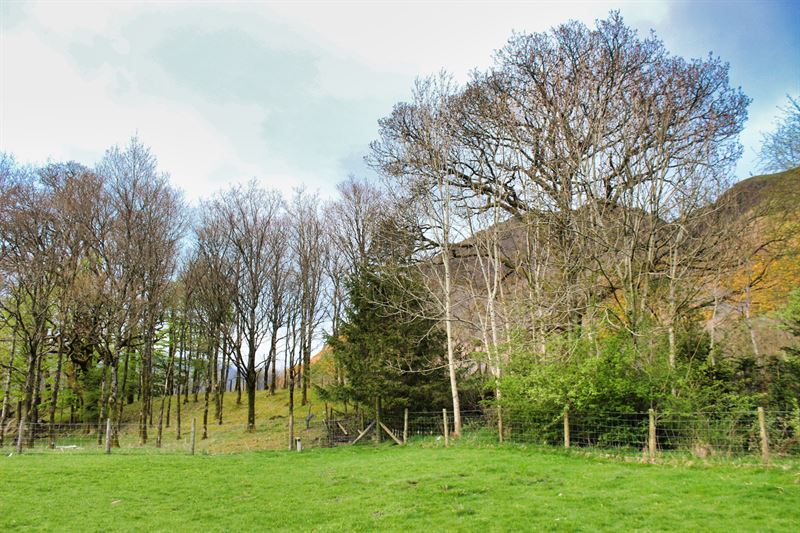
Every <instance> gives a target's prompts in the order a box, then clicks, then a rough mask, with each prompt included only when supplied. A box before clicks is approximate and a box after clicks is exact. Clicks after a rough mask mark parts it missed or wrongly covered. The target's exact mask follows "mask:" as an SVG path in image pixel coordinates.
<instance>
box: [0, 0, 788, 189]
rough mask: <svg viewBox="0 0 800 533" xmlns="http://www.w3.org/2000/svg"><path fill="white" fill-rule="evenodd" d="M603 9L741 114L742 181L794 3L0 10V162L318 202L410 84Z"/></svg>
mask: <svg viewBox="0 0 800 533" xmlns="http://www.w3.org/2000/svg"><path fill="white" fill-rule="evenodd" d="M611 9H618V10H619V11H620V12H621V13H622V16H623V17H624V19H625V21H626V23H627V24H629V25H630V26H632V27H634V28H636V29H637V30H638V31H639V32H640V35H642V36H644V35H646V34H647V33H648V32H649V31H651V30H654V31H655V32H656V35H657V36H658V37H659V38H661V39H662V40H663V41H664V43H665V45H666V47H667V49H668V50H669V51H670V52H672V53H674V54H677V55H681V56H684V57H687V58H694V57H705V56H707V55H708V54H709V53H713V54H714V55H717V56H719V57H721V58H722V59H723V60H724V61H727V62H729V63H730V79H731V83H732V85H734V86H741V87H742V90H743V91H744V92H745V94H747V95H748V96H749V97H750V98H752V103H751V105H750V108H749V120H748V122H747V124H746V126H745V130H744V131H743V133H742V136H741V141H742V144H743V145H744V156H743V158H742V160H741V161H740V163H739V165H738V167H737V169H736V173H737V176H738V177H739V178H743V177H747V176H749V175H752V174H756V173H758V168H757V165H756V161H755V158H756V152H757V150H758V148H759V146H760V141H761V135H762V133H763V132H766V131H769V130H770V129H772V127H773V124H774V120H775V117H776V116H777V115H778V113H779V110H778V107H779V106H781V105H784V104H785V103H786V102H787V95H792V96H798V95H800V31H798V28H799V27H800V2H792V1H789V2H772V1H766V0H764V1H759V2H753V1H747V2H745V1H736V0H728V1H725V2H716V1H702V0H697V1H672V2H670V1H663V2H662V1H648V0H642V1H637V2H601V1H595V2H567V1H563V2H511V3H503V2H465V1H462V2H423V1H417V2H380V1H372V2H298V1H296V2H243V3H230V2H226V3H224V4H223V3H214V2H207V1H206V2H97V1H96V2H91V3H89V2H84V3H70V2H16V1H13V0H0V151H1V152H6V153H10V154H12V155H13V156H14V157H15V158H16V160H17V161H18V162H20V163H23V164H40V163H44V162H46V161H47V160H53V161H65V160H75V161H78V162H81V163H83V164H85V165H88V166H93V165H94V164H96V163H97V162H98V161H99V160H100V159H101V158H102V156H103V153H104V151H105V150H106V149H107V148H109V147H110V146H112V145H115V144H122V145H124V144H125V143H126V142H127V141H128V140H129V139H130V137H131V136H132V135H138V136H139V138H140V139H141V140H142V142H144V143H145V144H146V145H149V146H150V147H151V149H152V151H153V153H154V154H155V155H156V156H157V157H158V160H159V167H160V169H161V170H163V171H167V172H169V174H170V176H171V178H172V181H173V183H175V184H176V185H177V186H178V187H180V188H181V189H183V190H184V192H185V194H186V196H187V198H188V199H189V200H190V201H193V202H196V201H197V200H198V199H200V198H204V197H208V196H210V195H211V194H213V193H214V192H216V191H218V190H221V189H224V188H226V187H228V186H229V185H230V184H233V183H239V182H245V181H248V180H249V179H253V178H255V179H256V180H258V181H259V182H260V183H261V184H263V185H264V186H265V187H269V188H276V189H279V190H282V191H284V192H290V191H291V190H292V188H294V187H299V186H305V187H306V188H307V189H310V190H312V191H313V190H316V191H319V192H320V194H321V195H322V196H323V197H325V196H328V195H330V194H332V192H333V190H334V188H335V184H336V183H338V182H339V181H341V180H343V179H345V178H346V177H347V175H348V174H355V175H368V174H369V173H370V172H371V171H370V170H369V169H368V168H367V167H366V165H365V164H364V161H363V158H364V156H365V155H366V154H367V153H368V150H369V143H370V142H371V141H372V140H374V139H375V138H376V136H377V122H378V120H379V119H380V118H381V117H384V116H386V115H388V114H389V113H390V112H391V110H392V106H393V105H394V104H395V103H397V102H400V101H404V100H408V99H409V98H410V96H411V89H412V86H413V83H414V79H415V78H417V77H420V76H426V75H429V74H433V73H436V72H438V71H439V70H441V69H446V70H447V71H449V72H450V73H452V74H453V75H454V76H455V78H456V79H457V80H461V81H466V80H467V78H468V76H469V72H470V70H472V69H475V68H478V69H485V68H486V67H488V66H489V65H490V64H491V60H492V56H493V53H494V51H495V50H497V49H498V48H501V47H502V46H503V45H504V44H505V42H506V41H507V40H508V38H509V37H510V35H511V33H512V31H517V32H537V31H545V30H547V29H548V28H550V27H552V26H554V25H557V24H559V23H562V22H566V21H567V20H569V19H577V20H581V21H583V22H585V23H587V24H588V25H590V26H591V25H593V24H594V20H596V19H598V18H605V17H606V16H607V15H608V12H609V10H611Z"/></svg>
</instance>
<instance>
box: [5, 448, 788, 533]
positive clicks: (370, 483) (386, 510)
mask: <svg viewBox="0 0 800 533" xmlns="http://www.w3.org/2000/svg"><path fill="white" fill-rule="evenodd" d="M798 483H800V471H798V469H797V468H796V467H795V468H794V469H793V470H784V469H776V468H771V469H762V468H734V467H713V468H703V467H693V468H686V467H681V468H674V467H667V466H650V465H641V464H626V463H620V462H614V461H604V460H597V459H592V458H587V457H581V456H575V455H569V454H565V453H555V452H541V451H536V450H531V449H527V450H526V449H521V448H513V447H503V448H494V449H492V448H477V447H456V448H450V449H447V450H445V449H441V448H438V449H436V448H420V447H414V446H411V447H406V448H398V447H391V448H390V447H387V446H382V447H344V448H338V449H319V450H311V451H307V452H304V453H302V454H297V453H292V452H260V453H245V454H237V455H219V456H194V457H191V456H185V455H169V456H164V455H135V456H124V455H111V456H102V455H27V456H24V455H23V456H12V457H2V458H0V487H2V492H0V530H5V531H8V530H9V529H13V528H39V529H48V530H90V531H100V530H134V529H135V530H207V531H220V530H299V531H309V530H317V531H350V530H361V531H384V530H394V531H399V530H407V531H418V530H424V529H431V530H434V531H442V530H454V531H458V530H470V531H486V530H490V531H491V530H506V531H509V530H533V529H565V530H648V531H654V530H687V529H688V530H700V529H709V530H735V531H741V530H760V531H770V530H774V531H779V530H782V531H792V530H794V528H795V527H796V526H797V524H798V523H800V509H798V505H797V503H798V502H799V501H800V484H798ZM54 486H57V487H58V488H57V489H55V488H54Z"/></svg>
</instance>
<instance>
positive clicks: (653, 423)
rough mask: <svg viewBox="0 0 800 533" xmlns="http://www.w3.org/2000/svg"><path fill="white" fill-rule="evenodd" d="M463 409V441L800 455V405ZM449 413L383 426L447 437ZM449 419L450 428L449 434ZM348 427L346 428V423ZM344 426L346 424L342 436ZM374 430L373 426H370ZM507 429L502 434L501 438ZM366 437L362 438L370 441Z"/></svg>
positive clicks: (389, 431) (337, 437)
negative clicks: (683, 409) (692, 409)
mask: <svg viewBox="0 0 800 533" xmlns="http://www.w3.org/2000/svg"><path fill="white" fill-rule="evenodd" d="M500 414H501V413H499V412H498V411H496V410H483V411H465V412H462V413H461V423H462V434H461V437H460V438H461V439H462V440H465V439H466V440H468V441H470V442H479V443H480V442H483V443H499V442H509V443H517V444H536V445H544V446H553V447H556V446H558V447H567V448H570V447H575V448H589V449H600V450H616V451H618V452H627V453H635V454H643V455H644V456H645V457H649V458H651V459H653V458H654V457H653V455H656V454H658V455H664V454H671V453H688V454H691V455H693V456H696V457H700V458H707V457H714V456H719V457H739V456H746V455H753V456H761V457H763V458H765V459H768V457H769V455H770V454H771V455H773V456H775V457H798V456H800V411H797V410H796V411H771V412H764V411H761V414H762V416H759V411H741V412H698V413H658V412H655V411H648V412H640V413H613V412H607V413H598V412H591V413H580V412H568V411H567V412H565V413H557V414H554V413H552V412H513V411H506V412H502V419H501V417H500ZM452 415H453V413H452V412H441V411H437V412H409V413H402V414H401V413H392V414H387V415H384V416H383V417H382V419H381V421H380V422H381V423H382V425H383V426H385V429H383V428H381V429H380V430H379V432H380V433H382V438H383V439H391V438H392V436H394V437H396V438H397V440H400V441H409V440H412V441H413V440H420V439H423V440H424V439H431V438H432V439H435V440H444V439H447V438H448V434H449V435H452V434H453V433H454V431H455V425H454V420H453V416H452ZM445 420H446V423H447V431H446V432H445ZM354 422H356V421H355V420H354V419H353V418H352V417H349V418H348V417H342V416H341V415H339V417H338V418H334V417H332V418H331V420H330V421H329V423H328V427H329V442H330V443H331V444H344V443H352V442H353V441H354V440H355V438H356V437H357V436H358V435H359V434H360V432H361V431H363V430H364V429H366V428H367V425H368V424H367V423H368V422H371V421H369V420H367V421H364V422H363V423H362V424H361V425H360V426H359V424H358V423H354ZM348 426H349V429H348ZM343 429H345V430H347V434H344V432H343V431H342V430H343ZM369 431H370V433H372V432H374V431H375V429H374V427H373V428H370V429H369ZM501 435H502V436H501ZM371 437H372V438H367V436H365V437H362V438H361V439H360V440H359V442H365V441H372V440H375V439H374V433H372V435H371Z"/></svg>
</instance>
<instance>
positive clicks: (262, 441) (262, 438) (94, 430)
mask: <svg viewBox="0 0 800 533" xmlns="http://www.w3.org/2000/svg"><path fill="white" fill-rule="evenodd" d="M271 422H272V423H267V422H263V423H261V424H258V423H257V424H256V428H255V429H248V427H247V425H246V424H217V423H211V422H209V424H208V425H207V426H206V427H205V428H204V427H203V425H202V423H200V421H199V420H195V421H194V423H192V420H187V421H186V422H185V423H184V425H183V426H182V428H181V430H180V431H179V430H178V429H177V428H176V427H175V424H172V427H162V430H161V434H160V436H159V431H158V427H157V426H155V425H154V426H150V425H148V426H147V435H146V438H143V436H142V432H141V427H140V425H139V424H138V423H122V424H118V425H111V423H110V422H109V421H107V422H106V424H102V425H101V424H98V423H97V422H93V423H71V424H67V423H56V424H53V425H51V424H49V423H44V422H40V423H37V424H26V425H25V426H24V428H23V435H22V442H21V443H20V442H19V433H18V426H17V425H13V426H12V427H9V428H6V431H5V434H4V446H3V447H2V448H0V451H5V453H6V454H8V453H15V451H16V450H18V449H19V450H20V452H22V453H26V454H29V453H38V454H46V453H55V454H59V453H70V454H98V453H100V454H102V453H111V454H117V453H122V454H214V455H216V454H228V453H239V452H250V451H261V450H277V449H283V450H285V449H288V448H289V441H290V438H289V437H290V432H289V428H288V422H287V421H286V420H282V421H280V422H278V423H276V421H271ZM109 429H110V431H109ZM291 440H292V443H291V444H292V449H296V447H297V446H298V443H297V440H299V441H300V444H299V445H300V446H301V447H302V448H314V447H320V446H325V447H327V446H329V442H328V439H327V432H326V429H325V425H324V423H321V422H316V423H314V422H310V423H309V424H308V425H306V424H305V423H304V422H303V420H302V419H300V420H298V421H297V422H296V425H295V430H294V436H293V438H292V439H291ZM18 444H21V447H20V448H18Z"/></svg>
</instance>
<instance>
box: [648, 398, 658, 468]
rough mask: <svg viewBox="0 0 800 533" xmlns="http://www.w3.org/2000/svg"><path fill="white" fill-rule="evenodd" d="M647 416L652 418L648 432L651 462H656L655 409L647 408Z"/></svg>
mask: <svg viewBox="0 0 800 533" xmlns="http://www.w3.org/2000/svg"><path fill="white" fill-rule="evenodd" d="M647 417H648V418H649V420H650V424H649V425H650V427H649V431H648V432H647V446H648V449H649V452H650V462H651V463H655V462H656V412H655V411H654V410H653V409H648V410H647Z"/></svg>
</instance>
